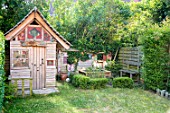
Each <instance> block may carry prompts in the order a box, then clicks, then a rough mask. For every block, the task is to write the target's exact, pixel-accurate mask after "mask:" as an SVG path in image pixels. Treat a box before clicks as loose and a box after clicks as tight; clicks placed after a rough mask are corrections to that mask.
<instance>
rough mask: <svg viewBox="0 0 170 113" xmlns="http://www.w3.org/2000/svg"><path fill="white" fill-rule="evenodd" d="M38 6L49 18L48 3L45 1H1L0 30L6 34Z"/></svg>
mask: <svg viewBox="0 0 170 113" xmlns="http://www.w3.org/2000/svg"><path fill="white" fill-rule="evenodd" d="M34 6H37V8H38V9H39V10H40V11H41V12H42V13H43V15H44V16H45V17H46V16H47V10H48V7H47V2H46V1H44V0H33V1H30V0H27V1H25V0H1V1H0V9H1V11H0V16H1V18H0V29H1V31H3V32H4V33H5V32H7V31H8V30H9V29H11V28H12V27H13V26H14V25H15V24H16V23H18V22H19V21H21V20H22V19H23V17H24V16H25V15H27V13H28V12H29V11H30V10H32V9H33V8H34Z"/></svg>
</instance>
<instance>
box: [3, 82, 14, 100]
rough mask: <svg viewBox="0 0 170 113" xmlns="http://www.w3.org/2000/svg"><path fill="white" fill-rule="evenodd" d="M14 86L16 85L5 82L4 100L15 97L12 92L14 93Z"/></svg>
mask: <svg viewBox="0 0 170 113" xmlns="http://www.w3.org/2000/svg"><path fill="white" fill-rule="evenodd" d="M16 87H17V86H15V85H14V84H12V83H9V84H5V96H4V100H5V101H6V102H7V101H10V100H12V99H13V98H14V97H15V96H14V94H15V93H16V92H15V88H16Z"/></svg>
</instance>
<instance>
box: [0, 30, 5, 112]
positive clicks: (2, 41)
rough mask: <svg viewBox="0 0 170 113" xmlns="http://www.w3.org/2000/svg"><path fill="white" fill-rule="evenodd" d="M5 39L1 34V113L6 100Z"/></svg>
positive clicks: (0, 33)
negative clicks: (4, 77)
mask: <svg viewBox="0 0 170 113" xmlns="http://www.w3.org/2000/svg"><path fill="white" fill-rule="evenodd" d="M4 45H5V38H4V35H3V33H2V32H0V112H1V111H2V106H3V99H4V92H5V91H4V89H5V86H4V79H3V76H4V74H5V71H4V57H5V55H4V54H5V49H4V48H5V47H4Z"/></svg>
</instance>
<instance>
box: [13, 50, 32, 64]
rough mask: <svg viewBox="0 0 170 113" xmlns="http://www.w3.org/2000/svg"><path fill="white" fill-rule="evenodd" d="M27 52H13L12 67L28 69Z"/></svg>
mask: <svg viewBox="0 0 170 113" xmlns="http://www.w3.org/2000/svg"><path fill="white" fill-rule="evenodd" d="M28 56H29V51H28V50H14V51H13V59H12V67H29V59H28Z"/></svg>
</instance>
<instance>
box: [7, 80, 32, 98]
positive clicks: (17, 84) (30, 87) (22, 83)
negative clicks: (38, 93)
mask: <svg viewBox="0 0 170 113" xmlns="http://www.w3.org/2000/svg"><path fill="white" fill-rule="evenodd" d="M10 80H11V81H14V86H16V87H15V96H17V95H18V90H19V89H21V90H22V96H23V97H24V96H25V89H29V91H30V96H31V95H32V78H11V79H10ZM26 80H27V81H29V85H28V87H26V84H25V83H26V82H25V81H26ZM20 81H21V88H20V84H19V83H20Z"/></svg>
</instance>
